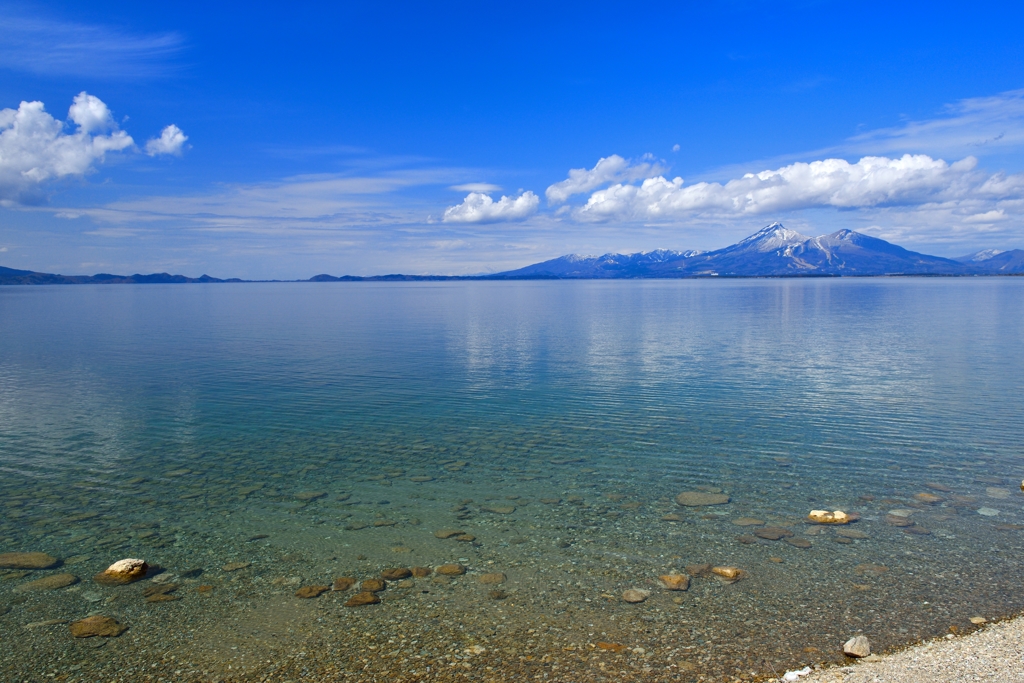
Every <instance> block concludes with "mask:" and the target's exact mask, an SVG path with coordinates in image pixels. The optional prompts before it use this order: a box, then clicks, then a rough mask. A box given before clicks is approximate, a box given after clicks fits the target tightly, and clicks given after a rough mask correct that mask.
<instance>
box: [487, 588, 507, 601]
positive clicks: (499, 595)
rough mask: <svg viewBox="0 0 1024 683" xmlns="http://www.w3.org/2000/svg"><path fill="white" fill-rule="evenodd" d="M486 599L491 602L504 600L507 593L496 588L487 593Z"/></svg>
mask: <svg viewBox="0 0 1024 683" xmlns="http://www.w3.org/2000/svg"><path fill="white" fill-rule="evenodd" d="M487 597H489V598H490V599H491V600H504V599H505V598H507V597H508V593H506V592H505V591H503V590H501V589H500V588H497V589H495V590H492V591H488V593H487Z"/></svg>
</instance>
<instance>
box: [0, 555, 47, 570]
mask: <svg viewBox="0 0 1024 683" xmlns="http://www.w3.org/2000/svg"><path fill="white" fill-rule="evenodd" d="M58 561H59V560H58V559H57V558H56V557H54V556H53V555H47V554H46V553H2V554H0V569H49V568H50V567H52V566H54V565H55V564H57V562H58Z"/></svg>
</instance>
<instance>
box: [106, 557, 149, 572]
mask: <svg viewBox="0 0 1024 683" xmlns="http://www.w3.org/2000/svg"><path fill="white" fill-rule="evenodd" d="M144 564H146V561H145V560H136V559H135V558H132V557H129V558H127V559H124V560H118V561H117V562H115V563H114V564H112V565H110V566H109V567H107V573H108V574H134V573H136V572H137V571H138V570H139V569H140V568H141V567H142V565H144Z"/></svg>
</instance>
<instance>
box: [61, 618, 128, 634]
mask: <svg viewBox="0 0 1024 683" xmlns="http://www.w3.org/2000/svg"><path fill="white" fill-rule="evenodd" d="M68 628H69V629H70V630H71V635H72V637H74V638H91V637H93V636H100V637H101V638H116V637H117V636H119V635H121V634H122V633H124V632H125V631H127V630H128V627H127V626H125V625H124V624H121V623H118V621H117V620H115V619H112V618H110V617H104V616H100V615H96V616H92V617H86V618H85V619H81V620H79V621H76V622H74V623H72V624H71V625H70V626H69V627H68Z"/></svg>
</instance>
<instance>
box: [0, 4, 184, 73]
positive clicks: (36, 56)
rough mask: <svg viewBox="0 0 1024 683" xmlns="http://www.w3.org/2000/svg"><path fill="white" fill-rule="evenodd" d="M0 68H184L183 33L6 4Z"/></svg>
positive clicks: (30, 70) (70, 70)
mask: <svg viewBox="0 0 1024 683" xmlns="http://www.w3.org/2000/svg"><path fill="white" fill-rule="evenodd" d="M0 25H2V26H3V40H0V68H2V69H10V70H15V71H23V72H28V73H32V74H37V75H41V76H86V77H89V78H100V79H111V80H113V79H142V78H152V77H156V76H165V75H168V74H170V73H172V72H173V71H175V70H176V69H177V68H178V67H177V65H176V63H175V60H174V58H175V57H176V56H177V55H178V54H179V53H180V52H181V50H182V49H183V47H184V39H183V38H182V36H181V35H180V34H178V33H174V32H166V33H154V34H137V33H130V32H126V31H123V30H120V29H117V28H113V27H110V26H101V25H92V24H80V23H73V22H62V21H54V20H52V19H47V18H41V17H31V16H25V15H24V14H17V13H15V12H12V11H10V10H7V11H5V10H2V9H0Z"/></svg>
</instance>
